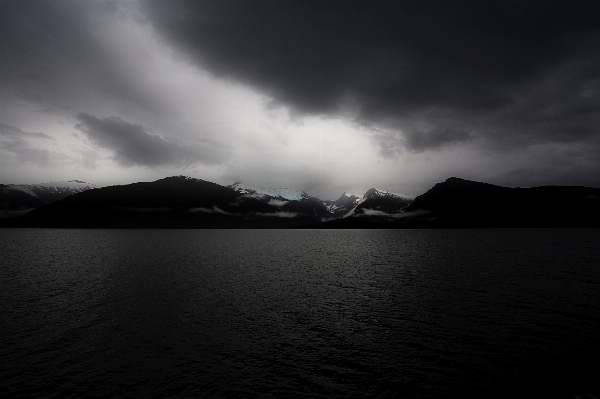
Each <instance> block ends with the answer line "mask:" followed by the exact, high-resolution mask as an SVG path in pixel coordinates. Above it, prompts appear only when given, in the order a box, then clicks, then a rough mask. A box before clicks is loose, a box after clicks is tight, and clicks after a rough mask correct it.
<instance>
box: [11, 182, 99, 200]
mask: <svg viewBox="0 0 600 399" xmlns="http://www.w3.org/2000/svg"><path fill="white" fill-rule="evenodd" d="M9 187H10V189H12V190H19V191H23V192H25V193H28V194H30V195H32V196H34V197H37V198H39V199H40V200H41V201H42V202H43V203H45V204H49V203H51V202H54V201H58V200H61V199H63V198H66V197H68V196H69V195H73V194H75V193H80V192H82V191H87V190H92V189H94V188H98V186H96V185H94V184H90V183H86V182H84V181H80V180H70V181H59V182H50V183H38V184H13V185H11V186H9Z"/></svg>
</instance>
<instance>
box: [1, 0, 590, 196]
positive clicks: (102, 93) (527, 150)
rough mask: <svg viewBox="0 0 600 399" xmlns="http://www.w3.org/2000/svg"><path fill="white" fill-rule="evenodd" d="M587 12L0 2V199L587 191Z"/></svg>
mask: <svg viewBox="0 0 600 399" xmlns="http://www.w3.org/2000/svg"><path fill="white" fill-rule="evenodd" d="M599 48H600V2H599V1H592V0H590V1H574V0H573V1H552V0H544V1H510V0H506V1H485V2H483V1H461V0H456V1H423V0H418V1H413V0H404V1H390V2H386V1H376V0H375V1H310V0H306V1H262V0H253V1H241V0H239V1H227V0H223V1H179V0H169V1H166V0H157V1H135V0H132V1H118V2H117V1H100V0H98V1H92V0H90V1H75V0H71V1H61V0H53V1H29V0H14V1H9V0H0V60H1V61H0V183H4V184H18V183H40V182H49V181H64V180H74V179H77V180H83V181H86V182H89V183H94V184H97V185H100V186H105V185H114V184H127V183H132V182H136V181H152V180H156V179H160V178H163V177H166V176H172V175H186V176H191V177H195V178H199V179H203V180H208V181H213V182H216V183H219V184H224V185H227V184H231V183H233V182H235V181H242V182H244V183H246V184H250V185H270V186H278V187H290V188H295V189H299V190H304V191H306V192H307V193H308V194H310V195H313V196H317V197H319V198H322V199H335V198H337V197H339V196H340V195H341V193H342V192H345V191H348V192H356V193H360V194H362V193H364V192H365V191H367V190H368V189H369V188H371V187H377V188H379V189H383V190H388V191H392V192H397V193H401V194H404V195H407V196H416V195H419V194H421V193H423V192H425V191H426V190H427V189H429V188H430V187H431V186H433V185H434V184H435V183H438V182H441V181H444V180H445V179H447V178H448V177H451V176H457V177H462V178H465V179H470V180H477V181H484V182H488V183H493V184H499V185H504V186H513V187H514V186H519V187H531V186H540V185H586V186H595V187H600V51H598V49H599Z"/></svg>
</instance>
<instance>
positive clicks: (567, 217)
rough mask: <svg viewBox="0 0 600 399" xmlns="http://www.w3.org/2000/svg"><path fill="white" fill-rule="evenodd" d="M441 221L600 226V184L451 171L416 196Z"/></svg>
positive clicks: (416, 207)
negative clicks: (485, 177)
mask: <svg viewBox="0 0 600 399" xmlns="http://www.w3.org/2000/svg"><path fill="white" fill-rule="evenodd" d="M407 211H408V212H415V211H427V212H430V213H431V214H432V216H433V217H434V218H435V221H433V222H432V226H435V227H600V189H598V188H589V187H574V186H546V187H533V188H508V187H500V186H495V185H492V184H487V183H479V182H473V181H469V180H464V179H459V178H456V177H451V178H449V179H447V180H446V181H445V182H443V183H438V184H436V185H435V186H434V187H433V188H431V189H430V190H429V191H427V192H426V193H424V194H422V195H420V196H418V197H416V198H415V200H414V201H413V203H412V204H411V205H410V206H409V207H408V208H407Z"/></svg>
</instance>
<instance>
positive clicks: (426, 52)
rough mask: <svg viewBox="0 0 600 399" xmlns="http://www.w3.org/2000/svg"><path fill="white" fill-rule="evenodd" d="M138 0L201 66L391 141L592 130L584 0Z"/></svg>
mask: <svg viewBox="0 0 600 399" xmlns="http://www.w3.org/2000/svg"><path fill="white" fill-rule="evenodd" d="M145 5H146V9H147V11H148V14H149V15H150V20H151V21H152V22H153V23H154V24H155V26H156V27H157V29H158V30H159V31H160V32H161V33H162V34H163V35H164V36H165V37H167V38H169V39H170V40H171V42H172V43H174V44H175V45H177V46H179V47H180V48H182V49H184V51H185V52H186V53H187V54H191V57H192V59H193V60H194V61H195V62H197V63H198V64H199V65H201V66H202V67H203V68H206V69H208V70H209V71H211V72H212V73H214V74H215V75H217V76H222V77H226V78H230V79H233V80H241V81H244V82H246V83H248V84H251V85H253V86H255V87H257V88H259V89H261V90H264V91H265V92H267V93H269V94H270V95H271V96H272V97H273V98H274V99H275V100H274V101H275V102H276V103H284V104H288V105H291V106H292V107H293V108H294V109H295V110H296V111H297V112H306V113H315V114H329V115H344V114H348V113H350V114H352V115H353V116H354V120H355V121H356V122H358V123H360V124H363V125H367V126H370V125H374V126H375V127H377V128H380V129H386V130H391V131H396V132H400V133H401V134H400V135H398V136H397V138H398V140H397V143H396V145H397V146H398V147H399V148H401V149H402V148H407V149H409V150H411V151H416V152H420V151H425V150H428V149H436V148H438V147H440V146H446V145H450V144H452V143H460V142H464V141H468V140H474V139H477V138H479V137H483V138H486V139H492V140H494V141H504V142H509V144H511V145H515V146H521V145H526V144H528V143H531V142H539V141H561V142H565V141H566V142H575V141H580V140H588V139H590V138H591V137H593V138H594V140H597V135H598V128H597V126H598V122H600V119H599V118H600V117H599V115H600V114H599V111H600V55H599V53H598V51H597V49H598V48H599V47H600V18H598V15H600V3H598V2H591V1H528V2H513V1H495V2H480V1H453V2H436V3H430V2H423V1H415V0H409V1H402V2H399V1H389V2H385V1H378V2H375V3H372V2H352V3H351V4H348V3H345V2H322V1H305V2H279V1H259V2H242V1H224V2H210V1H201V2H189V1H176V2H169V3H166V2H160V1H151V2H148V3H146V4H145ZM515 136H516V137H515ZM507 137H508V140H506V138H507ZM375 138H376V139H379V138H381V139H382V140H383V139H384V137H381V136H378V135H375ZM387 140H388V141H389V140H390V136H389V135H387ZM383 144H384V147H387V148H389V147H390V143H387V144H386V143H385V140H384V143H383Z"/></svg>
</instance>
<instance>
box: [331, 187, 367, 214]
mask: <svg viewBox="0 0 600 399" xmlns="http://www.w3.org/2000/svg"><path fill="white" fill-rule="evenodd" d="M362 199H363V197H362V196H361V195H358V194H352V193H343V194H342V195H341V196H340V198H338V199H337V200H335V201H324V203H325V206H326V207H327V210H328V211H329V213H330V214H331V217H332V218H334V219H339V218H342V217H344V216H348V215H349V214H350V213H351V212H353V211H354V209H356V207H357V206H358V204H360V202H361V201H362Z"/></svg>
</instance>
